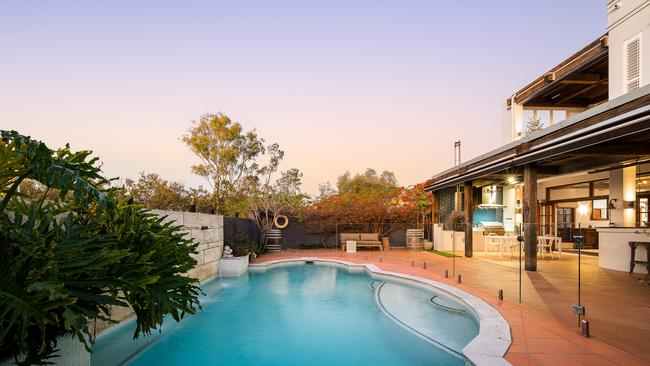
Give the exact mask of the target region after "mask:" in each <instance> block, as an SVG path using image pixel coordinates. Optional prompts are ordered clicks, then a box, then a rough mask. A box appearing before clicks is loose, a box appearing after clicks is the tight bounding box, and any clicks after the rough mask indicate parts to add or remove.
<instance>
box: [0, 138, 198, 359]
mask: <svg viewBox="0 0 650 366" xmlns="http://www.w3.org/2000/svg"><path fill="white" fill-rule="evenodd" d="M90 156H91V152H90V151H80V152H72V151H71V150H70V148H69V146H67V145H66V147H64V148H61V149H58V150H56V151H54V150H51V149H49V148H48V147H47V146H46V145H45V144H43V143H42V142H40V141H36V140H33V139H31V138H30V137H26V136H23V135H20V134H19V133H18V132H15V131H0V199H1V200H0V278H2V281H0V313H1V314H2V316H0V359H4V358H6V357H9V356H13V357H15V360H16V362H17V363H19V364H42V363H45V362H47V360H48V359H50V358H52V357H54V356H55V355H56V352H57V349H56V344H57V339H58V338H59V337H63V336H72V337H76V338H77V339H78V340H79V341H80V342H83V343H84V344H85V345H86V348H87V349H88V350H89V351H90V346H89V344H90V343H91V333H90V329H89V322H90V321H92V320H93V319H103V320H109V321H110V307H111V306H131V307H132V308H133V310H134V312H135V315H136V329H135V333H134V337H138V336H139V335H141V334H149V333H150V332H151V331H152V330H154V329H156V328H158V327H160V326H161V325H162V323H163V319H164V317H165V316H166V315H171V316H172V317H173V318H174V319H175V320H176V321H180V319H181V318H182V317H183V316H185V314H193V313H194V312H195V311H196V309H197V308H198V307H199V306H200V305H199V300H198V296H199V294H200V289H199V287H198V281H197V280H196V279H192V278H189V277H187V276H186V274H185V273H186V272H187V271H188V270H190V269H191V268H193V267H194V266H195V265H196V261H195V260H194V259H193V258H192V256H191V254H196V253H197V252H196V247H197V244H196V243H194V242H192V241H191V240H190V239H188V238H186V237H185V234H184V232H183V231H182V230H181V227H178V226H174V225H172V224H171V223H170V222H169V221H166V220H164V218H160V217H157V216H155V215H153V214H152V213H151V212H149V211H147V210H146V209H144V208H142V206H140V205H132V204H129V203H128V197H126V196H125V195H124V194H123V193H122V192H120V191H119V190H118V189H116V188H111V186H110V184H109V183H110V180H108V179H106V178H105V177H103V176H102V175H101V170H100V168H99V167H98V164H97V158H91V157H90ZM26 180H32V181H34V182H37V185H38V186H39V187H42V188H43V189H42V190H35V191H32V192H31V193H29V194H27V193H21V192H18V187H20V186H21V184H23V183H24V182H25V181H26ZM52 192H56V193H57V194H56V195H52Z"/></svg>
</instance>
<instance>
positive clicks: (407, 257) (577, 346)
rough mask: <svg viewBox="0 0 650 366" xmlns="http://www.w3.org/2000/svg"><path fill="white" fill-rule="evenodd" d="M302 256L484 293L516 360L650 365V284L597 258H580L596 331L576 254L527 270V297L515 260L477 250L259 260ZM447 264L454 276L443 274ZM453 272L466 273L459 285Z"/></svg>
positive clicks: (325, 253)
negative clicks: (452, 254) (587, 331)
mask: <svg viewBox="0 0 650 366" xmlns="http://www.w3.org/2000/svg"><path fill="white" fill-rule="evenodd" d="M300 257H319V258H334V259H342V260H346V261H350V262H355V263H373V264H375V265H377V266H378V267H380V268H381V269H383V270H387V271H395V272H401V273H406V274H412V275H417V276H421V277H425V278H429V279H432V280H436V281H441V282H444V283H448V284H451V285H454V286H456V287H458V288H460V289H462V290H464V291H467V292H469V293H471V294H474V295H476V296H479V297H481V298H482V299H483V300H485V301H486V302H488V303H489V304H491V305H492V306H494V307H495V308H496V309H497V310H499V312H501V314H502V315H503V316H504V317H505V318H506V320H508V322H509V323H510V327H511V331H512V336H513V343H512V345H511V346H510V349H509V350H508V353H507V354H506V359H507V360H509V361H510V362H511V363H512V364H513V365H585V366H587V365H647V364H650V346H649V345H648V339H650V338H649V337H650V287H648V286H645V285H642V284H640V283H639V282H638V280H637V279H636V278H637V277H639V276H638V275H635V276H630V275H628V274H627V273H622V272H618V271H609V270H604V269H601V268H599V267H598V259H597V257H586V256H583V257H582V261H581V264H582V290H581V300H582V301H581V303H582V304H583V305H584V306H585V308H586V315H587V316H586V319H588V320H589V321H590V326H591V337H590V338H584V337H582V336H581V335H580V333H579V329H578V326H577V325H578V321H577V317H576V315H574V314H573V313H572V311H571V305H572V304H574V303H576V302H577V256H574V255H567V254H565V255H562V257H561V258H560V259H553V260H551V259H546V260H540V261H539V262H538V271H537V272H526V271H522V276H521V288H522V303H521V304H520V303H519V302H518V298H519V296H518V294H519V271H518V266H519V264H518V261H517V259H512V260H505V259H501V258H499V257H492V256H490V257H488V256H481V255H477V256H475V257H474V258H463V257H459V258H455V259H453V260H452V259H451V258H447V257H443V256H440V255H438V254H433V253H429V252H409V251H406V250H402V249H392V250H390V251H384V252H379V251H369V250H368V251H366V250H364V251H360V252H357V253H343V252H341V251H340V250H333V249H312V250H288V251H283V252H281V253H268V254H264V255H262V256H260V257H259V258H258V259H257V261H256V262H264V261H268V260H275V259H288V258H300ZM425 263H426V264H425ZM425 267H426V268H425ZM445 271H448V273H449V276H450V278H445V277H444V274H445ZM453 274H456V276H457V275H458V274H460V275H461V283H460V284H459V283H457V277H454V276H452V275H453ZM499 289H503V290H504V301H499V300H498V298H497V293H498V290H499Z"/></svg>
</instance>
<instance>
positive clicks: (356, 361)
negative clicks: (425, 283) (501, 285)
mask: <svg viewBox="0 0 650 366" xmlns="http://www.w3.org/2000/svg"><path fill="white" fill-rule="evenodd" d="M203 289H204V291H205V293H206V296H205V297H204V298H203V299H202V306H203V310H202V311H200V312H199V313H198V314H197V315H195V316H191V317H189V318H186V319H184V320H183V321H182V322H181V323H180V324H176V323H175V322H174V321H173V320H171V319H169V320H166V321H165V325H164V327H163V331H162V332H161V333H158V332H156V333H155V334H154V335H152V336H149V337H145V338H141V339H138V340H135V341H134V340H133V339H132V334H133V329H134V325H133V323H132V322H131V323H127V324H124V325H121V326H119V327H118V328H116V329H114V330H111V331H109V332H108V333H107V334H105V335H103V336H101V337H99V338H98V340H97V343H96V345H95V347H94V352H93V354H92V364H93V365H98V366H103V365H120V364H125V365H156V366H163V365H360V364H372V365H464V364H465V360H464V359H463V358H462V357H461V356H460V355H459V354H457V353H456V351H460V349H462V348H463V347H464V346H465V345H466V344H467V343H468V342H469V341H470V340H471V339H472V338H474V337H475V336H476V334H477V333H478V326H477V323H476V320H475V318H474V317H473V316H472V315H470V312H469V309H467V308H466V307H464V306H463V305H462V304H460V303H459V302H457V301H455V300H453V299H451V298H449V297H446V296H445V295H442V294H438V293H435V292H432V291H431V290H428V289H423V288H421V287H415V286H410V285H408V284H404V283H400V282H392V281H389V282H384V281H383V280H373V279H372V278H371V277H370V276H369V275H368V274H367V273H365V272H354V271H349V270H347V269H345V268H338V267H332V266H321V265H292V266H282V267H277V268H272V269H269V270H267V271H265V272H258V273H255V272H249V273H248V274H246V275H244V276H242V277H239V278H236V279H215V280H213V281H210V282H208V283H206V284H205V285H203ZM432 298H433V299H432ZM409 329H410V330H409ZM416 334H419V335H416ZM432 340H435V341H436V342H439V344H438V345H435V344H436V343H435V342H432Z"/></svg>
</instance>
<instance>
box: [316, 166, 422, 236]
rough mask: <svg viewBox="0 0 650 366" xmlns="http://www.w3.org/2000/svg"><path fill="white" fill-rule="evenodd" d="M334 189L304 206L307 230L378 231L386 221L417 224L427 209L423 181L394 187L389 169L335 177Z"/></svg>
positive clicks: (380, 230) (330, 231)
mask: <svg viewBox="0 0 650 366" xmlns="http://www.w3.org/2000/svg"><path fill="white" fill-rule="evenodd" d="M337 185H338V188H339V190H338V192H337V193H331V194H327V195H323V194H321V196H320V197H319V198H318V199H316V200H315V201H314V202H311V204H309V205H308V206H307V207H305V220H304V221H305V223H306V225H307V228H308V230H309V232H311V233H324V234H327V233H333V232H334V231H333V230H334V229H335V228H336V227H337V226H339V227H340V226H341V225H343V226H345V225H352V226H355V227H356V226H358V227H359V229H360V230H372V231H374V232H379V233H382V232H384V230H386V229H387V228H386V227H387V225H386V224H387V223H401V224H409V225H411V224H415V225H416V226H418V227H421V226H422V224H423V223H424V221H425V218H426V215H427V214H428V213H429V212H430V211H431V194H430V193H427V192H425V191H424V184H417V185H415V186H412V187H406V188H405V187H398V186H397V179H396V178H395V175H394V174H393V173H392V172H388V171H384V172H383V173H382V174H381V175H379V176H378V175H377V173H376V171H375V170H373V169H367V170H366V171H365V173H364V174H356V175H354V176H352V175H351V174H350V173H349V172H346V173H345V174H343V175H341V176H339V178H338V180H337Z"/></svg>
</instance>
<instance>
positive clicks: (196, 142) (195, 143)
mask: <svg viewBox="0 0 650 366" xmlns="http://www.w3.org/2000/svg"><path fill="white" fill-rule="evenodd" d="M182 139H183V142H185V143H186V144H187V146H189V147H190V149H192V151H193V152H194V153H195V154H196V155H197V156H198V157H199V158H200V159H201V164H198V165H194V166H192V172H193V173H195V174H198V175H200V176H202V177H205V178H206V179H207V181H208V183H209V184H210V187H211V188H212V190H213V192H214V199H215V209H216V211H217V213H223V212H224V205H225V204H226V203H227V202H226V201H227V200H228V198H229V197H231V196H234V195H236V192H237V189H238V187H239V186H240V184H241V183H242V181H243V180H244V179H245V178H246V177H247V176H249V175H251V174H254V172H255V171H256V170H257V163H256V158H257V157H258V156H259V155H260V154H263V152H264V145H263V143H264V140H262V139H260V138H259V137H258V136H257V133H256V132H255V130H252V131H247V132H244V131H243V128H242V126H241V125H240V124H239V123H237V122H233V121H231V120H230V118H228V117H227V116H226V115H223V114H221V113H217V114H204V115H202V116H201V118H200V119H199V121H198V122H197V121H194V122H193V126H192V127H191V128H190V129H189V130H188V133H187V134H186V135H184V136H183V138H182Z"/></svg>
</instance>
